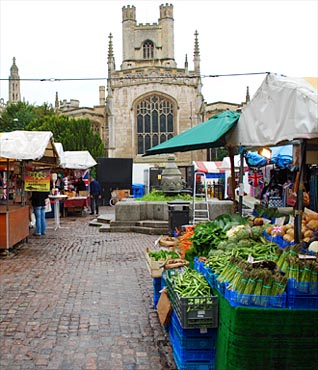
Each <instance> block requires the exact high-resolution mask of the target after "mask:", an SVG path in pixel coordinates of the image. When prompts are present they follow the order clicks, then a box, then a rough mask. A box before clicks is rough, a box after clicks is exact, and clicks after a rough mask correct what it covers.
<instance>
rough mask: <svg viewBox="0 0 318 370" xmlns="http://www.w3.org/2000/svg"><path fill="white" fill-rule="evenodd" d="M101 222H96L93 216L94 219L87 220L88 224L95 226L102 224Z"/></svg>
mask: <svg viewBox="0 0 318 370" xmlns="http://www.w3.org/2000/svg"><path fill="white" fill-rule="evenodd" d="M102 225H103V224H102V223H101V222H98V221H97V218H94V220H91V221H89V226H96V227H100V226H102Z"/></svg>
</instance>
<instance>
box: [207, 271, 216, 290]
mask: <svg viewBox="0 0 318 370" xmlns="http://www.w3.org/2000/svg"><path fill="white" fill-rule="evenodd" d="M218 276H219V275H218V274H215V273H214V272H213V271H212V270H211V269H210V267H207V268H206V274H205V278H206V281H207V282H208V284H209V285H210V287H211V288H213V289H217V278H218Z"/></svg>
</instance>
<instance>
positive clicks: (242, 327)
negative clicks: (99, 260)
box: [148, 74, 318, 370]
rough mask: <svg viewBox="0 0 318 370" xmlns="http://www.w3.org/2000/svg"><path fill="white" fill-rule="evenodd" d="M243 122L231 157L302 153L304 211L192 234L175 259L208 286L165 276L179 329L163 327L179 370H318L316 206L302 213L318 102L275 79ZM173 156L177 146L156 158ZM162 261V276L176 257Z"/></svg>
mask: <svg viewBox="0 0 318 370" xmlns="http://www.w3.org/2000/svg"><path fill="white" fill-rule="evenodd" d="M241 118H242V119H241ZM241 118H240V119H239V120H238V123H237V125H236V126H234V127H233V129H232V130H229V131H228V133H227V134H226V138H225V141H226V143H227V145H229V148H234V147H240V148H244V149H252V148H261V147H265V146H277V145H284V144H292V145H293V147H296V148H295V149H296V153H297V155H298V156H299V159H298V161H297V167H298V169H297V170H298V173H299V174H300V178H299V179H298V185H297V190H298V191H297V205H296V207H295V210H293V211H294V212H293V214H291V215H287V216H286V215H282V214H280V213H279V212H277V210H276V209H275V213H273V214H272V215H271V217H268V218H267V217H258V216H254V215H253V216H251V217H249V218H246V217H242V216H241V215H239V214H233V215H230V214H226V215H220V216H218V217H217V218H216V219H215V220H214V221H211V222H205V223H198V224H196V225H187V226H185V227H184V230H181V232H180V235H179V236H178V238H179V240H178V241H176V242H175V246H174V251H176V252H178V253H180V257H181V256H182V257H183V258H185V259H186V260H187V261H188V262H189V263H190V267H193V270H196V271H198V272H199V273H200V274H201V275H202V276H203V277H204V278H205V281H202V279H201V278H198V277H197V274H194V273H192V271H190V272H188V269H187V268H183V269H179V270H177V271H175V272H174V273H171V272H169V271H165V273H164V274H163V275H162V276H163V277H161V285H160V284H159V283H158V282H157V281H155V279H156V278H154V299H155V298H156V299H157V300H158V299H159V300H158V304H157V311H158V315H159V318H160V319H161V318H162V317H164V318H165V319H166V318H167V317H168V316H169V315H170V318H171V321H170V324H169V320H165V321H161V322H162V323H163V324H164V325H165V327H166V329H167V331H168V332H169V339H170V341H171V344H172V348H173V355H174V358H175V361H176V363H177V366H178V368H182V369H185V368H188V367H190V366H192V367H193V368H200V366H201V367H202V368H206V369H216V370H224V369H226V370H255V369H258V370H268V369H269V368H270V369H294V370H313V369H315V368H316V367H317V361H318V354H317V351H316V348H317V345H318V342H317V340H318V324H317V317H318V315H317V313H318V281H317V266H318V236H317V233H318V213H317V209H316V208H315V203H314V204H310V206H309V207H308V208H305V209H303V202H302V199H303V198H302V195H303V194H302V192H303V189H302V188H301V185H303V184H304V179H305V176H304V173H303V172H305V171H304V170H305V166H307V165H309V167H307V170H308V168H309V169H310V170H311V171H312V172H311V177H312V176H314V177H315V176H316V175H315V173H316V172H315V170H316V169H317V163H318V154H317V153H318V147H317V144H318V143H317V141H318V140H317V139H318V110H317V92H316V91H314V90H313V89H312V88H311V87H310V86H309V85H307V84H306V83H305V82H304V81H302V80H295V79H290V78H286V77H282V76H276V75H272V74H269V75H267V77H266V78H265V81H264V82H263V84H262V86H261V87H260V89H259V90H258V92H257V93H256V95H255V99H254V98H253V100H252V101H251V102H250V103H249V105H248V106H247V107H246V108H245V110H244V111H243V113H242V115H241ZM189 131H190V130H189ZM164 147H165V148H167V147H169V140H168V141H167V142H166V143H164V145H163V146H162V144H160V146H157V148H156V147H154V149H153V153H156V150H157V149H158V148H159V149H160V148H162V150H165V149H164ZM177 148H178V147H175V149H176V150H175V151H178V149H177ZM179 148H180V147H179ZM168 150H173V146H172V148H171V147H170V148H169V149H168ZM185 150H195V148H190V146H189V143H188V145H187V147H186V148H185ZM149 152H151V150H150V151H149ZM160 152H161V153H163V152H164V151H159V152H157V153H160ZM149 154H150V153H149ZM243 158H244V155H243V151H241V160H243ZM231 159H232V160H231V168H233V167H234V161H233V157H232V158H231ZM241 162H242V161H241ZM241 172H242V171H241ZM315 181H316V180H315ZM240 183H242V177H241V176H240ZM312 183H313V185H315V182H314V181H313V182H312ZM313 189H314V190H313ZM309 190H310V191H311V192H313V193H312V196H313V198H314V199H317V187H315V186H313V187H312V184H310V189H309ZM240 197H241V198H242V197H244V191H243V189H242V188H241V187H240ZM294 216H295V218H294ZM294 220H295V221H294ZM299 224H300V225H301V226H302V227H301V228H300V227H299ZM297 230H298V239H297ZM152 258H153V259H150V263H151V266H153V264H155V262H154V258H155V257H152ZM160 258H162V259H160ZM158 261H159V262H158V266H159V267H160V268H163V269H165V266H168V265H170V263H169V261H168V260H167V257H162V256H160V257H159V259H158ZM148 264H149V263H148ZM167 269H168V267H167ZM206 282H208V284H209V286H210V288H211V290H210V291H209V290H207V288H206ZM159 285H160V292H161V295H160V297H159V298H158V296H156V295H155V294H156V293H157V292H158V290H156V289H157V286H159ZM162 286H165V287H166V291H167V292H166V293H164V294H163V292H164V291H163V290H162ZM166 296H168V298H169V299H168V301H169V303H166V298H165V297H166ZM162 297H163V298H162ZM216 301H217V302H218V304H217V305H216V304H215V302H216ZM164 303H165V304H164ZM169 305H170V306H169ZM169 307H170V311H169V310H168V309H167V308H169ZM216 315H217V317H218V320H217V333H216V334H215V332H213V331H212V330H213V328H215V322H216V321H215V317H216ZM176 318H177V319H176Z"/></svg>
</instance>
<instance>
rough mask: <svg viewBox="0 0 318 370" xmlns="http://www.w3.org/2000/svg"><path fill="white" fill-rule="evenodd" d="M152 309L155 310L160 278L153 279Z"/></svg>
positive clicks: (158, 295) (158, 296)
mask: <svg viewBox="0 0 318 370" xmlns="http://www.w3.org/2000/svg"><path fill="white" fill-rule="evenodd" d="M152 280H153V307H154V309H155V310H156V309H157V304H158V301H159V298H160V294H161V293H160V292H161V284H162V283H161V277H158V278H153V279H152Z"/></svg>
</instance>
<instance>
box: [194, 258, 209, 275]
mask: <svg viewBox="0 0 318 370" xmlns="http://www.w3.org/2000/svg"><path fill="white" fill-rule="evenodd" d="M193 267H194V269H195V270H197V271H198V272H200V274H202V275H205V270H206V269H205V266H204V262H203V261H199V258H198V257H194V265H193Z"/></svg>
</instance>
